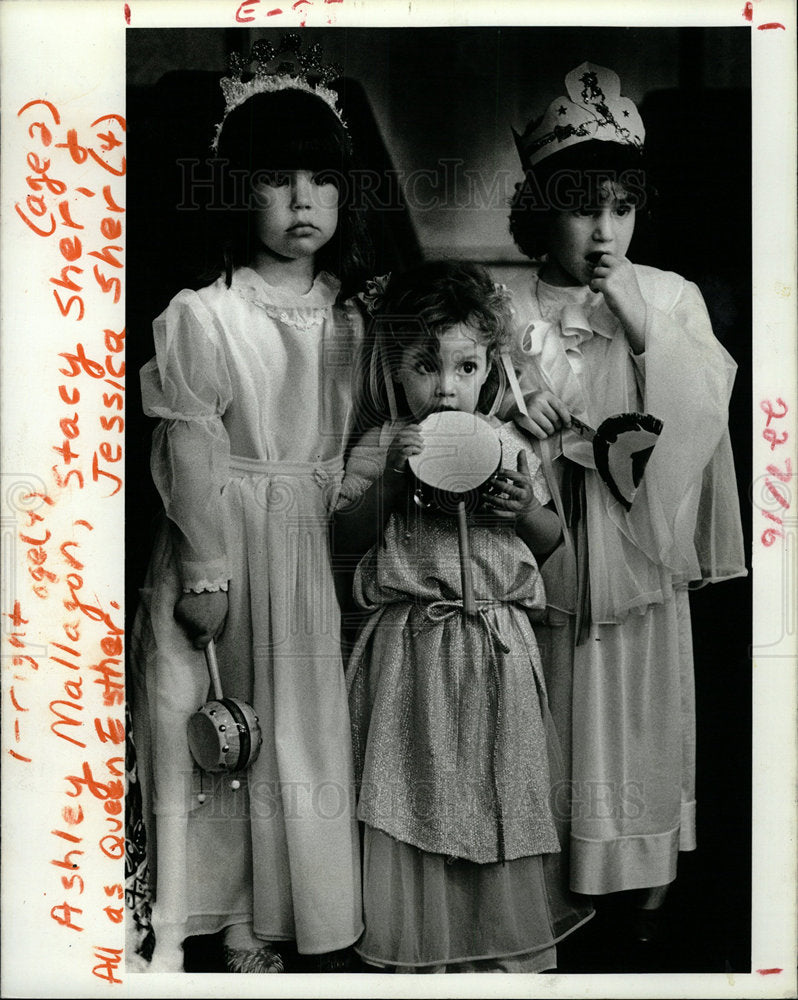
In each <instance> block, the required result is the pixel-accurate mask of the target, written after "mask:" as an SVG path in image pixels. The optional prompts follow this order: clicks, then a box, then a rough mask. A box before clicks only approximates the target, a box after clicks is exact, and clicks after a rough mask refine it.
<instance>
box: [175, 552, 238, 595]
mask: <svg viewBox="0 0 798 1000" xmlns="http://www.w3.org/2000/svg"><path fill="white" fill-rule="evenodd" d="M180 568H181V578H182V583H183V592H184V593H193V594H202V593H205V592H209V593H215V592H216V591H219V590H227V588H228V585H229V582H230V570H229V568H228V566H227V560H225V559H215V560H213V561H211V562H190V561H188V560H183V561H182V562H181V564H180Z"/></svg>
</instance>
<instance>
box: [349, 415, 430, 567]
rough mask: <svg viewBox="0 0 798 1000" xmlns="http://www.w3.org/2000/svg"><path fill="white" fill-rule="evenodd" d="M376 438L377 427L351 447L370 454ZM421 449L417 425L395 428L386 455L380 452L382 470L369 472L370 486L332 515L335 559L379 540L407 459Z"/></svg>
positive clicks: (395, 501) (403, 484) (400, 491)
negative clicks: (370, 474) (371, 477)
mask: <svg viewBox="0 0 798 1000" xmlns="http://www.w3.org/2000/svg"><path fill="white" fill-rule="evenodd" d="M379 437H380V430H379V428H373V429H372V430H370V431H367V432H366V434H364V435H363V437H362V438H361V440H360V441H359V442H358V444H357V445H356V446H355V448H356V449H357V448H360V449H362V450H363V451H365V452H374V451H376V450H377V446H378V443H379ZM421 447H422V444H421V432H420V430H419V428H418V425H416V424H407V425H405V426H403V427H401V428H399V430H398V431H397V432H396V434H395V435H394V438H393V440H392V442H391V444H390V445H389V447H388V450H387V452H385V453H383V454H384V457H383V458H382V463H384V464H383V465H382V468H380V469H374V471H373V473H372V475H373V476H374V478H373V479H372V482H371V485H370V486H368V488H366V489H365V490H364V491H363V492H362V493H361V494H360V495H359V496H358V497H357V498H355V499H354V500H352V501H351V502H349V503H347V504H346V505H345V506H342V507H339V509H338V510H337V511H336V513H335V518H334V521H333V552H334V554H335V555H336V556H338V557H341V556H344V557H345V556H352V555H358V556H359V555H362V554H363V553H364V552H366V551H368V549H370V548H371V546H372V545H374V544H375V543H376V542H377V541H378V540H379V539H380V538H381V536H382V533H383V530H384V529H385V525H386V524H387V521H388V518H389V516H390V514H391V511H393V510H394V509H395V508H396V506H397V504H398V502H399V500H400V498H401V496H402V494H403V493H404V491H405V488H406V480H405V475H406V469H407V459H408V458H409V457H410V456H411V455H417V454H418V453H419V452H420V451H421ZM354 454H355V450H354V449H353V456H354Z"/></svg>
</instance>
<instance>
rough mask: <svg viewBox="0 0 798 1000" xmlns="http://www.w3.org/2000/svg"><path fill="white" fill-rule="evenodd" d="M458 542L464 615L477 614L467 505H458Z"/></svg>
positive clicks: (461, 503)
mask: <svg viewBox="0 0 798 1000" xmlns="http://www.w3.org/2000/svg"><path fill="white" fill-rule="evenodd" d="M457 541H458V545H459V548H460V585H461V587H462V590H463V613H464V614H466V615H474V614H476V604H475V601H474V580H473V577H472V574H471V550H470V548H469V545H468V518H467V517H466V508H465V503H464V502H463V501H462V500H460V501H459V503H458V504H457Z"/></svg>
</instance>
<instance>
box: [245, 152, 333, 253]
mask: <svg viewBox="0 0 798 1000" xmlns="http://www.w3.org/2000/svg"><path fill="white" fill-rule="evenodd" d="M252 190H253V194H254V197H255V231H256V234H257V236H258V239H259V240H260V241H261V243H262V244H263V245H264V246H265V247H266V248H267V249H268V250H271V252H272V253H273V254H276V255H277V256H278V257H284V258H286V259H287V260H297V259H298V258H302V257H312V256H313V255H314V254H315V253H316V252H317V251H318V250H320V249H321V248H322V247H323V246H324V244H325V243H327V242H328V241H329V240H330V239H331V238H332V236H333V235H334V233H335V229H336V227H337V225H338V188H337V187H336V186H335V184H332V183H328V182H323V178H322V175H319V174H315V173H313V171H311V170H284V171H279V172H275V173H273V174H269V175H265V176H264V175H259V177H258V181H257V183H254V184H253V187H252Z"/></svg>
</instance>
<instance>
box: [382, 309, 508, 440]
mask: <svg viewBox="0 0 798 1000" xmlns="http://www.w3.org/2000/svg"><path fill="white" fill-rule="evenodd" d="M436 348H437V349H436ZM488 371H489V365H488V357H487V348H486V346H485V344H483V343H481V342H480V338H479V337H478V335H477V334H476V332H475V331H474V330H472V329H471V327H469V326H466V325H465V324H464V323H458V324H457V326H453V327H450V329H448V330H446V331H445V332H444V333H442V334H440V336H439V337H438V338H437V344H435V343H433V342H428V343H420V344H415V345H413V346H412V347H407V348H405V350H404V351H403V352H402V360H401V363H400V365H399V369H398V371H397V373H396V375H395V378H396V381H397V382H400V383H401V384H402V387H403V388H404V391H405V397H406V399H407V405H408V406H409V408H410V413H411V414H412V416H413V417H414V418H415V419H416V420H423V419H424V417H426V416H427V415H428V414H429V413H432V412H434V411H435V410H463V411H464V412H465V413H473V412H474V411H475V410H476V408H477V403H478V401H479V393H480V390H481V389H482V386H483V385H484V384H485V379H486V378H487V377H488Z"/></svg>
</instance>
